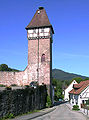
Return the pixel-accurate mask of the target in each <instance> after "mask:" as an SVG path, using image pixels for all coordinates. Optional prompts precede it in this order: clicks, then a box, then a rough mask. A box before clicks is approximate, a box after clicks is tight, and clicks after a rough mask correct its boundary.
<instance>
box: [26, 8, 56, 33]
mask: <svg viewBox="0 0 89 120" xmlns="http://www.w3.org/2000/svg"><path fill="white" fill-rule="evenodd" d="M39 27H51V28H52V32H53V33H54V31H53V27H52V25H51V24H50V22H49V19H48V16H47V14H46V11H45V9H44V8H43V7H40V8H39V9H38V10H37V11H36V13H35V15H34V16H33V18H32V20H31V22H30V23H29V24H28V26H27V27H26V29H32V28H39Z"/></svg>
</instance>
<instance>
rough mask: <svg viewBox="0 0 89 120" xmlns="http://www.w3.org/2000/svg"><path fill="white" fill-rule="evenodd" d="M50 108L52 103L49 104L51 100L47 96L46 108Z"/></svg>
mask: <svg viewBox="0 0 89 120" xmlns="http://www.w3.org/2000/svg"><path fill="white" fill-rule="evenodd" d="M51 106H52V102H51V98H50V96H49V95H48V96H47V102H46V107H48V108H49V107H51Z"/></svg>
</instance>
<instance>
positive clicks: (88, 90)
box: [69, 80, 89, 108]
mask: <svg viewBox="0 0 89 120" xmlns="http://www.w3.org/2000/svg"><path fill="white" fill-rule="evenodd" d="M69 98H70V104H71V105H78V106H79V108H81V107H82V106H83V105H84V104H86V103H87V102H89V80H86V81H82V82H80V83H79V84H75V85H74V86H73V89H72V90H71V91H70V92H69Z"/></svg>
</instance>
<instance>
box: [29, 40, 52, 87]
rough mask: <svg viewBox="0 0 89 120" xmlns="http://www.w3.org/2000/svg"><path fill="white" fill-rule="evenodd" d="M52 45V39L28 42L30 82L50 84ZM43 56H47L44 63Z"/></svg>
mask: <svg viewBox="0 0 89 120" xmlns="http://www.w3.org/2000/svg"><path fill="white" fill-rule="evenodd" d="M38 42H39V43H38ZM50 44H51V43H50V38H41V39H39V40H38V39H35V40H28V69H29V70H28V71H29V73H28V80H29V81H38V83H39V84H42V83H44V84H48V85H49V84H50V72H51V69H50V65H51V64H50V62H51V60H50V58H51V56H50V52H51V47H50ZM38 49H39V51H38ZM42 54H45V61H43V62H42V61H41V58H42Z"/></svg>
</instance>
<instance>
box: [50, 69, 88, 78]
mask: <svg viewBox="0 0 89 120" xmlns="http://www.w3.org/2000/svg"><path fill="white" fill-rule="evenodd" d="M52 76H53V78H55V79H58V80H72V79H73V78H76V77H81V78H82V79H85V78H86V76H81V75H77V74H73V73H68V72H64V71H62V70H60V69H53V71H52Z"/></svg>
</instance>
